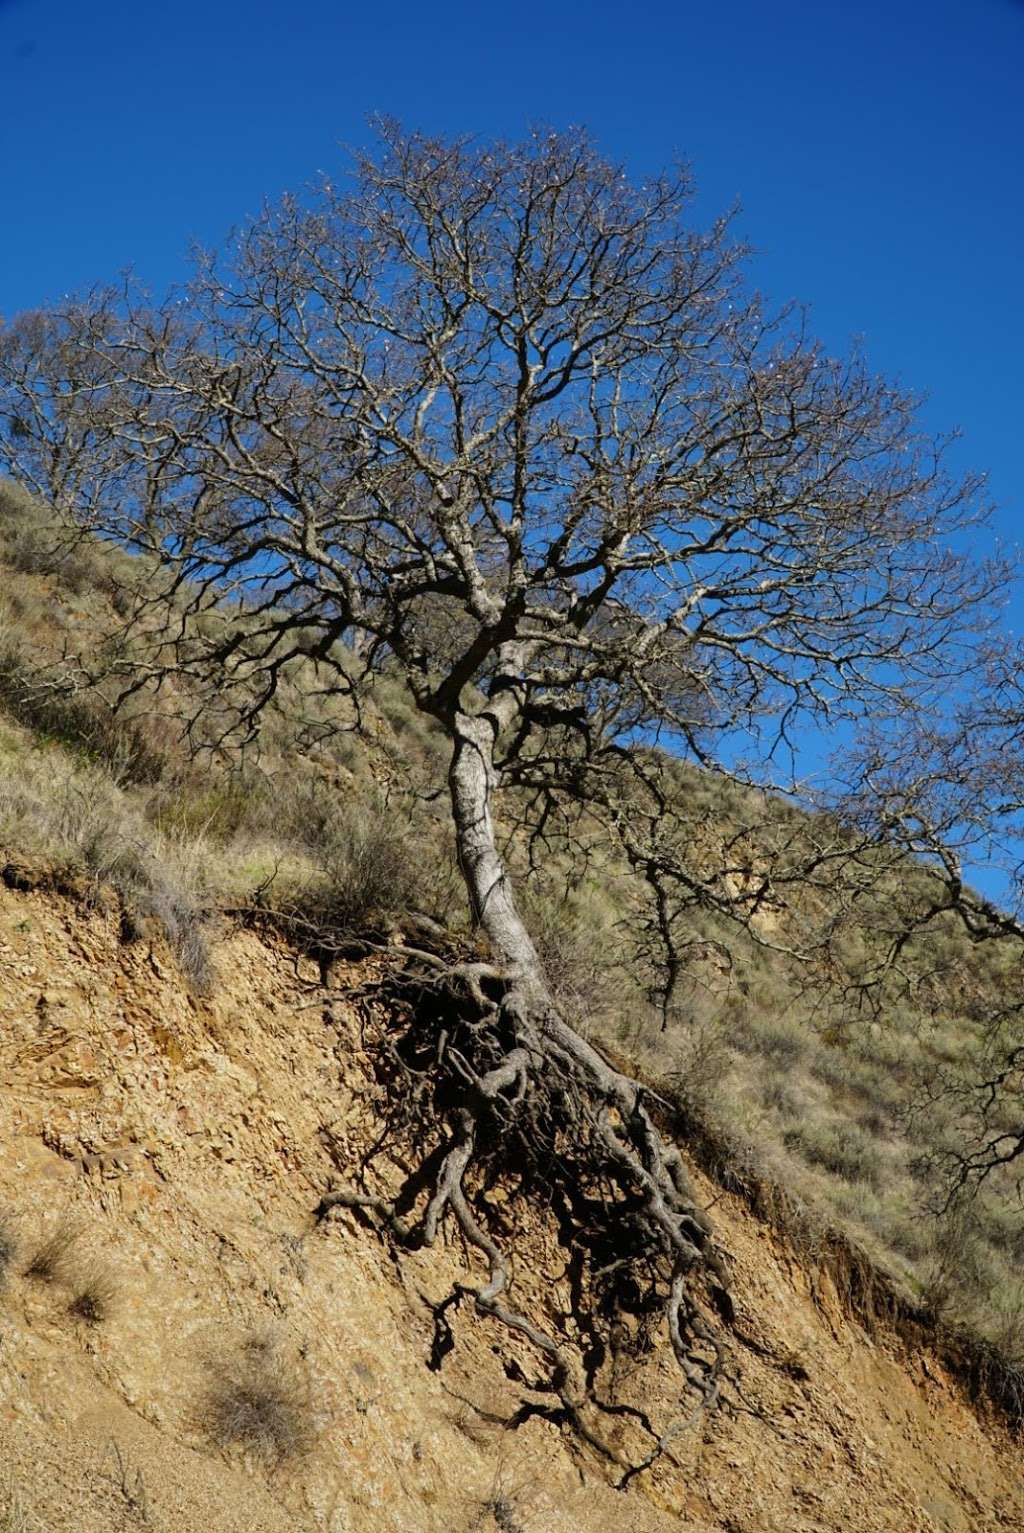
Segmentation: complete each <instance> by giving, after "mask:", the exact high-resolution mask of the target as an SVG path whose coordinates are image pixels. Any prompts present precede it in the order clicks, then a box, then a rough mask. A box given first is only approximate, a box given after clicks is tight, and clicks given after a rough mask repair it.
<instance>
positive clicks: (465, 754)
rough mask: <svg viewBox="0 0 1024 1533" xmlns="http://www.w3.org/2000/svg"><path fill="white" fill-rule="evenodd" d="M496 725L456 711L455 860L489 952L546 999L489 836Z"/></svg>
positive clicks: (531, 949)
mask: <svg viewBox="0 0 1024 1533" xmlns="http://www.w3.org/2000/svg"><path fill="white" fill-rule="evenodd" d="M497 727H498V725H497V720H496V719H495V718H494V717H493V716H492V715H490V714H484V715H472V714H465V713H459V714H458V715H457V717H456V720H455V726H454V728H455V745H454V749H453V751H452V761H451V767H450V769H449V773H448V782H449V787H450V789H451V798H452V815H453V818H454V821H455V838H456V845H457V847H458V855H459V862H460V865H461V868H462V876H463V878H464V879H465V880H466V886H467V888H468V890H469V898H470V902H471V905H472V908H473V914H474V916H475V917H476V919H477V920H478V921H479V923H480V925H481V926H482V927H483V929H484V931H485V932H486V934H487V936H488V938H489V939H490V942H491V945H492V947H493V948H494V952H495V957H496V958H497V959H498V960H499V961H500V963H502V964H503V965H504V966H505V967H506V968H507V969H508V971H509V973H510V976H511V977H512V978H513V980H514V981H516V982H519V983H520V984H523V985H524V986H526V987H528V988H529V989H531V990H533V991H535V992H536V995H537V998H538V999H540V998H541V996H543V997H544V998H545V999H548V996H547V986H546V984H545V982H544V976H543V970H542V968H541V962H540V957H539V955H538V953H537V949H536V948H535V947H534V945H533V939H532V938H531V936H530V934H529V932H528V931H527V929H526V926H525V924H524V922H523V918H522V916H521V915H520V914H519V911H518V910H517V908H516V903H515V899H514V897H513V894H512V888H511V885H510V883H509V879H508V873H507V871H506V868H505V862H504V859H503V857H502V856H501V853H500V852H499V851H498V847H497V844H496V842H495V838H494V821H493V818H492V815H491V800H492V795H493V792H494V740H495V735H496V733H497Z"/></svg>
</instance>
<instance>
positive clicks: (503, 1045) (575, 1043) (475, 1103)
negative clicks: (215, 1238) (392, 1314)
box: [316, 951, 731, 1487]
mask: <svg viewBox="0 0 1024 1533" xmlns="http://www.w3.org/2000/svg"><path fill="white" fill-rule="evenodd" d="M403 956H404V957H405V959H406V966H405V967H404V968H403V969H402V970H401V971H400V972H398V973H396V974H392V976H391V979H390V981H389V982H388V985H389V987H390V991H391V994H390V1001H391V1011H392V1015H393V1016H395V1017H397V1018H398V1019H399V1022H398V1028H397V1029H396V1028H395V1027H394V1025H393V1024H392V1025H391V1026H390V1027H388V1028H386V1029H385V1030H384V1032H383V1033H382V1034H381V1035H380V1038H379V1040H378V1047H377V1048H376V1049H375V1051H374V1053H375V1057H376V1059H377V1067H376V1068H377V1074H378V1078H379V1079H380V1081H381V1082H382V1083H383V1084H384V1085H385V1087H386V1088H387V1092H388V1109H387V1115H388V1123H389V1131H390V1138H391V1139H392V1140H393V1141H394V1142H396V1143H397V1142H402V1143H403V1144H404V1146H405V1150H404V1154H406V1155H407V1154H408V1150H409V1149H410V1148H411V1149H412V1150H413V1152H414V1153H413V1156H412V1160H413V1163H414V1169H413V1170H412V1172H411V1173H410V1174H409V1176H408V1177H407V1178H406V1180H405V1182H404V1183H403V1185H402V1186H401V1187H400V1189H399V1190H398V1192H397V1193H395V1194H393V1195H392V1196H390V1197H386V1196H381V1195H377V1194H374V1193H372V1192H370V1191H368V1190H367V1191H364V1190H357V1189H354V1188H351V1187H345V1188H335V1189H332V1190H331V1191H330V1192H328V1193H327V1194H326V1195H325V1196H324V1198H323V1199H322V1200H321V1202H320V1205H319V1207H318V1208H317V1210H316V1213H317V1217H318V1219H323V1218H325V1217H327V1216H328V1215H329V1214H330V1212H331V1211H332V1210H333V1209H337V1208H345V1209H349V1210H353V1211H357V1212H359V1213H361V1214H363V1215H364V1216H366V1217H369V1218H371V1220H372V1221H373V1222H374V1224H375V1225H376V1226H377V1228H378V1229H380V1230H381V1231H382V1233H384V1234H386V1235H387V1236H388V1237H389V1238H390V1239H391V1240H392V1241H393V1242H394V1243H395V1244H396V1245H398V1246H400V1247H406V1248H408V1247H416V1246H431V1245H433V1244H434V1243H435V1241H436V1240H437V1239H438V1237H439V1234H440V1232H441V1230H442V1228H444V1227H445V1225H446V1224H450V1225H451V1226H453V1227H454V1228H455V1229H456V1230H457V1231H458V1232H459V1233H460V1235H461V1236H462V1238H463V1240H464V1241H465V1243H466V1246H467V1247H469V1248H472V1249H473V1250H475V1251H477V1252H478V1253H479V1255H480V1257H481V1258H482V1259H483V1262H484V1263H485V1265H486V1269H487V1276H486V1279H485V1280H484V1281H482V1282H477V1283H474V1282H470V1281H468V1280H466V1281H459V1282H458V1283H457V1284H456V1285H455V1287H454V1289H453V1291H452V1293H451V1294H450V1295H449V1296H448V1298H447V1299H446V1300H444V1301H443V1302H442V1303H441V1304H440V1305H435V1306H432V1307H433V1310H434V1321H435V1336H434V1343H433V1347H432V1353H431V1365H432V1366H434V1367H436V1368H439V1367H440V1366H441V1365H442V1363H443V1360H444V1358H445V1357H446V1356H447V1354H448V1353H449V1352H450V1351H451V1349H452V1346H453V1345H454V1341H453V1336H452V1331H451V1324H450V1319H449V1316H450V1313H451V1311H452V1310H453V1309H454V1308H457V1307H458V1306H459V1305H460V1303H461V1302H462V1301H463V1300H469V1301H471V1302H472V1304H473V1305H474V1307H475V1309H476V1310H477V1311H478V1312H479V1313H480V1314H483V1315H486V1316H488V1317H490V1318H492V1319H493V1320H495V1321H497V1322H498V1323H499V1324H500V1325H502V1326H503V1327H505V1328H506V1329H507V1330H508V1331H510V1332H512V1333H513V1334H516V1335H518V1336H521V1337H523V1338H524V1339H525V1340H526V1341H527V1342H528V1343H529V1345H530V1347H531V1348H532V1349H533V1350H534V1351H535V1353H536V1354H537V1355H538V1359H539V1360H540V1361H542V1362H543V1365H544V1377H543V1378H541V1379H540V1380H538V1381H537V1382H536V1383H532V1384H530V1387H531V1388H532V1389H534V1390H543V1391H545V1392H549V1393H551V1394H553V1395H554V1396H555V1397H556V1398H557V1401H558V1405H557V1407H553V1408H554V1409H555V1411H556V1413H557V1415H558V1416H559V1418H560V1419H561V1420H563V1421H566V1422H567V1423H569V1424H570V1425H571V1427H572V1429H573V1431H574V1432H575V1433H576V1435H577V1436H578V1437H579V1438H580V1439H582V1440H584V1441H586V1442H587V1443H589V1444H590V1446H591V1447H592V1448H593V1449H594V1450H595V1451H596V1452H598V1453H599V1454H600V1455H601V1456H602V1457H603V1458H605V1459H607V1460H610V1461H612V1462H614V1463H615V1464H617V1465H618V1466H619V1468H620V1469H621V1470H622V1471H623V1472H622V1475H621V1478H620V1479H619V1481H618V1483H619V1484H620V1485H621V1486H623V1487H625V1486H626V1485H628V1484H629V1483H630V1482H631V1481H632V1480H633V1479H634V1478H635V1477H636V1476H637V1475H638V1474H640V1473H642V1472H643V1471H644V1470H646V1469H648V1468H650V1467H651V1465H653V1464H654V1463H655V1462H657V1460H658V1459H659V1458H660V1457H661V1456H662V1455H663V1454H664V1453H665V1452H666V1450H667V1449H668V1448H669V1446H670V1445H671V1443H672V1442H673V1441H674V1440H675V1439H676V1438H677V1437H678V1436H679V1435H680V1433H681V1432H683V1431H684V1430H685V1429H686V1428H687V1427H689V1426H691V1425H692V1424H693V1423H694V1422H695V1421H696V1420H697V1419H698V1418H699V1416H700V1414H701V1413H702V1412H703V1411H705V1410H707V1409H709V1408H711V1407H713V1406H715V1405H716V1404H717V1403H718V1402H719V1399H720V1396H721V1390H722V1385H723V1381H724V1380H725V1378H726V1358H727V1354H726V1348H725V1345H724V1343H723V1340H722V1334H723V1326H722V1319H723V1317H729V1316H730V1315H731V1301H730V1300H729V1298H728V1275H727V1272H726V1268H725V1264H724V1262H723V1260H722V1257H721V1255H720V1253H719V1252H718V1251H717V1250H716V1248H715V1245H714V1242H713V1238H712V1232H711V1226H710V1223H709V1221H708V1219H707V1217H706V1215H705V1214H704V1212H703V1211H702V1209H701V1208H700V1207H699V1205H698V1203H697V1201H696V1199H695V1196H694V1193H693V1189H692V1187H691V1185H690V1181H689V1177H688V1175H687V1172H686V1169H685V1166H684V1164H683V1162H682V1158H681V1157H680V1155H679V1152H678V1150H677V1149H675V1147H674V1146H672V1145H670V1144H668V1143H667V1142H666V1141H665V1140H664V1139H663V1138H662V1136H661V1134H660V1132H659V1130H658V1128H657V1125H656V1123H655V1121H654V1119H653V1117H652V1112H651V1106H652V1102H653V1101H655V1100H656V1099H653V1098H651V1097H650V1095H649V1094H648V1093H647V1092H646V1088H644V1087H643V1086H642V1085H640V1084H639V1083H638V1082H636V1081H634V1080H632V1079H631V1078H630V1077H629V1076H627V1075H625V1074H623V1073H622V1072H621V1071H619V1070H617V1069H615V1068H614V1067H613V1066H612V1065H610V1064H609V1063H608V1062H607V1061H606V1060H605V1059H604V1058H603V1057H602V1056H601V1055H600V1054H599V1053H598V1052H597V1050H596V1049H594V1048H593V1047H592V1046H591V1045H590V1044H588V1043H587V1042H585V1041H584V1040H583V1039H582V1038H581V1037H580V1036H579V1035H578V1034H577V1033H575V1032H574V1031H573V1030H572V1029H571V1028H570V1027H568V1025H567V1024H566V1023H565V1022H564V1021H563V1020H562V1018H561V1017H560V1016H559V1015H558V1014H557V1012H556V1011H555V1009H554V1008H553V1006H552V1005H551V1003H550V1001H549V999H548V998H547V997H546V995H543V994H542V995H541V996H539V997H538V995H537V994H536V993H531V992H530V990H529V989H528V988H527V987H525V986H523V985H521V984H519V983H517V982H516V980H515V978H514V977H510V976H507V975H504V974H502V972H501V971H499V970H498V969H496V968H494V967H493V966H491V965H485V964H472V965H468V964H467V965H456V966H455V967H449V966H448V965H446V964H444V963H443V961H437V960H433V955H426V954H423V953H420V952H419V951H416V952H413V953H412V954H408V953H407V954H404V955H403ZM431 960H433V961H431ZM417 971H418V977H417ZM424 976H425V977H424ZM439 1134H441V1135H443V1137H442V1138H441V1139H440V1140H439V1139H438V1135H439ZM380 1147H381V1141H378V1149H379V1148H380ZM371 1161H372V1157H371ZM368 1169H369V1167H368V1166H366V1165H365V1164H364V1172H365V1171H366V1170H368ZM510 1181H511V1182H514V1183H515V1184H516V1189H517V1192H518V1194H519V1195H520V1196H521V1197H523V1198H526V1199H528V1200H530V1201H532V1202H533V1203H534V1204H535V1205H536V1204H542V1205H544V1206H547V1207H548V1208H550V1209H551V1211H552V1212H553V1214H554V1216H555V1218H556V1220H557V1224H558V1231H559V1240H560V1244H561V1246H562V1248H563V1250H564V1251H565V1254H566V1258H567V1261H566V1270H565V1274H564V1275H565V1276H566V1277H567V1278H568V1287H569V1290H570V1294H571V1299H570V1305H569V1311H568V1312H567V1313H566V1314H564V1315H558V1314H556V1315H555V1316H554V1323H553V1324H550V1325H546V1324H544V1323H542V1322H541V1321H539V1320H538V1319H537V1318H536V1317H535V1316H533V1315H530V1314H527V1313H525V1312H523V1310H521V1309H519V1308H516V1307H515V1306H514V1304H513V1303H512V1301H511V1298H510V1293H511V1290H512V1287H513V1272H512V1251H513V1250H514V1243H515V1236H514V1234H512V1233H510V1231H509V1230H508V1229H507V1228H502V1223H503V1221H502V1219H501V1218H500V1216H496V1215H495V1210H494V1208H493V1207H492V1206H491V1205H490V1204H489V1203H488V1199H487V1193H488V1191H489V1190H491V1189H492V1188H493V1187H494V1186H495V1185H497V1184H498V1183H499V1182H503V1183H505V1185H506V1186H507V1185H508V1184H509V1182H510ZM659 1320H660V1321H662V1322H663V1323H664V1326H665V1329H666V1330H667V1335H668V1339H669V1342H670V1344H671V1347H672V1351H673V1354H674V1356H675V1359H676V1362H677V1364H678V1366H679V1369H680V1373H681V1376H682V1379H683V1381H684V1384H685V1391H684V1393H685V1395H686V1396H687V1397H688V1398H689V1400H690V1402H691V1405H690V1408H689V1410H688V1411H687V1412H686V1414H684V1416H683V1417H682V1418H681V1419H680V1420H679V1421H676V1422H674V1423H672V1424H671V1425H669V1426H668V1427H667V1428H665V1429H660V1430H659V1429H657V1428H656V1427H655V1426H654V1425H653V1424H652V1422H651V1421H650V1420H649V1419H648V1417H647V1415H646V1413H645V1412H644V1411H642V1410H639V1409H638V1408H636V1407H634V1406H629V1405H622V1404H620V1403H618V1402H616V1401H614V1400H611V1401H609V1400H605V1399H603V1398H602V1395H603V1393H604V1391H603V1390H602V1387H601V1383H602V1381H601V1375H602V1369H603V1366H604V1364H605V1363H606V1362H607V1361H608V1360H609V1359H610V1358H611V1357H612V1356H613V1354H614V1353H615V1351H616V1348H617V1347H620V1346H621V1345H623V1338H624V1337H625V1336H626V1335H628V1334H629V1326H630V1324H635V1325H636V1328H637V1336H638V1338H639V1339H638V1340H637V1342H636V1345H637V1346H638V1347H639V1348H640V1350H646V1349H648V1348H649V1347H650V1346H651V1345H652V1342H651V1335H652V1331H653V1328H654V1326H655V1325H656V1324H657V1323H658V1321H659ZM624 1321H625V1322H628V1323H624ZM616 1338H618V1339H616ZM524 1382H527V1381H525V1380H524ZM532 1413H533V1412H531V1414H532ZM602 1414H604V1415H605V1416H611V1417H615V1416H617V1417H620V1418H629V1419H632V1420H633V1421H634V1422H635V1423H636V1425H637V1427H638V1429H639V1430H641V1431H642V1432H643V1434H644V1436H646V1437H647V1438H648V1439H649V1442H650V1446H649V1448H648V1450H647V1451H646V1452H645V1453H643V1454H642V1455H641V1456H640V1458H639V1459H638V1460H636V1461H634V1459H635V1455H634V1459H628V1458H624V1457H623V1454H622V1453H621V1452H619V1451H618V1450H616V1449H615V1448H613V1447H611V1446H610V1445H609V1444H608V1443H607V1442H606V1441H605V1439H604V1436H603V1434H602V1432H601V1430H600V1427H599V1421H600V1418H601V1415H602Z"/></svg>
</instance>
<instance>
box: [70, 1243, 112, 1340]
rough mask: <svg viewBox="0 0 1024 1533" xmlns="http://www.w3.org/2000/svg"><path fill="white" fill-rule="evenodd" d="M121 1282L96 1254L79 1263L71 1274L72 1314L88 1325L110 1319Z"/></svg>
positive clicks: (98, 1323) (99, 1323)
mask: <svg viewBox="0 0 1024 1533" xmlns="http://www.w3.org/2000/svg"><path fill="white" fill-rule="evenodd" d="M120 1291H121V1285H120V1283H119V1282H118V1279H117V1277H116V1276H115V1274H114V1273H113V1272H112V1271H111V1269H110V1268H109V1267H107V1266H106V1265H104V1263H102V1262H101V1261H99V1260H98V1259H97V1258H95V1257H90V1258H89V1259H87V1260H86V1261H84V1262H82V1263H81V1264H80V1265H78V1266H77V1267H76V1268H75V1269H74V1271H73V1273H72V1274H71V1299H70V1302H69V1304H68V1313H69V1314H71V1315H74V1317H75V1319H76V1320H83V1321H84V1322H85V1323H86V1325H101V1324H102V1323H103V1321H105V1320H109V1319H110V1316H111V1314H112V1313H113V1311H114V1308H115V1307H116V1305H117V1300H118V1296H119V1294H120Z"/></svg>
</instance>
